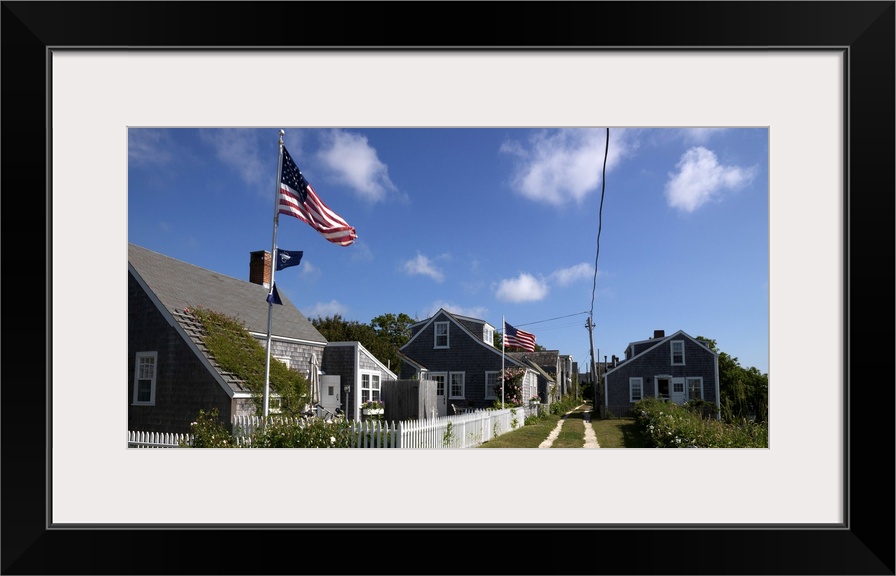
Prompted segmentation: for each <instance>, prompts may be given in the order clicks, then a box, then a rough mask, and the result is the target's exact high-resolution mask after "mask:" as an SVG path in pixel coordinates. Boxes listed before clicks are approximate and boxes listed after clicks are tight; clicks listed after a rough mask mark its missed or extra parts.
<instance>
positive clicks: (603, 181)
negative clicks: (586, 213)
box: [590, 128, 610, 317]
mask: <svg viewBox="0 0 896 576" xmlns="http://www.w3.org/2000/svg"><path fill="white" fill-rule="evenodd" d="M609 151H610V129H609V128H607V139H606V141H605V142H604V169H603V174H602V175H601V178H600V208H599V209H598V211H597V252H596V254H595V255H594V284H593V285H592V286H591V313H590V315H591V316H592V317H593V316H594V292H595V291H596V290H597V259H598V257H599V256H600V229H601V227H602V220H603V212H604V190H605V189H606V187H607V153H608V152H609Z"/></svg>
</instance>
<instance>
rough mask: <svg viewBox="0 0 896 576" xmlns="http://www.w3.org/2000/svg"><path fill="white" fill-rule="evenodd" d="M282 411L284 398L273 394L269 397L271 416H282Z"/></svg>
mask: <svg viewBox="0 0 896 576" xmlns="http://www.w3.org/2000/svg"><path fill="white" fill-rule="evenodd" d="M281 411H282V398H280V395H279V394H274V393H271V395H270V396H268V412H269V413H270V414H280V412H281Z"/></svg>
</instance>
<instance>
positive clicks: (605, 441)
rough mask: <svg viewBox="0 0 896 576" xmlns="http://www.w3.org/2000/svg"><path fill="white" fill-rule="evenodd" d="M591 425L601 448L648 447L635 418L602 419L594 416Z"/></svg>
mask: <svg viewBox="0 0 896 576" xmlns="http://www.w3.org/2000/svg"><path fill="white" fill-rule="evenodd" d="M591 426H593V427H594V435H595V436H597V443H598V444H600V447H601V448H646V447H647V445H646V444H645V443H644V442H643V441H642V440H641V434H640V432H639V431H638V427H637V425H636V424H635V419H634V418H609V419H606V420H601V419H599V418H594V417H593V416H592V419H591Z"/></svg>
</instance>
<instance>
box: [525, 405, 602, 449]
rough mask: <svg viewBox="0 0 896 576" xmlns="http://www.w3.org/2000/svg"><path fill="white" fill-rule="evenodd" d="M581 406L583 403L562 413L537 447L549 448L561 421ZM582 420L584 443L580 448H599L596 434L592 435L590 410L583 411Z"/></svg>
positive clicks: (561, 424)
mask: <svg viewBox="0 0 896 576" xmlns="http://www.w3.org/2000/svg"><path fill="white" fill-rule="evenodd" d="M582 406H585V404H582V405H581V406H579V407H578V408H576V409H575V410H571V411H569V412H567V413H566V414H564V415H563V416H561V417H560V420H559V421H557V425H556V426H555V427H554V429H553V430H551V433H550V434H548V437H547V438H545V440H544V442H542V443H541V444H539V445H538V447H539V448H550V447H551V445H552V444H553V443H554V440H556V439H557V436H559V435H560V429H561V428H563V422H565V421H566V417H567V416H569V415H570V414H572V413H573V412H575V411H576V410H578V409H579V408H581V407H582ZM582 422H583V423H584V424H585V445H584V446H582V448H600V444H598V442H597V436H595V435H594V428H592V427H591V413H590V412H585V413H584V414H583V419H582Z"/></svg>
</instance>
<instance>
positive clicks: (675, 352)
mask: <svg viewBox="0 0 896 576" xmlns="http://www.w3.org/2000/svg"><path fill="white" fill-rule="evenodd" d="M681 364H684V340H673V341H672V365H673V366H674V365H681Z"/></svg>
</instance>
